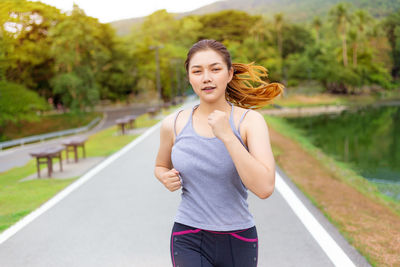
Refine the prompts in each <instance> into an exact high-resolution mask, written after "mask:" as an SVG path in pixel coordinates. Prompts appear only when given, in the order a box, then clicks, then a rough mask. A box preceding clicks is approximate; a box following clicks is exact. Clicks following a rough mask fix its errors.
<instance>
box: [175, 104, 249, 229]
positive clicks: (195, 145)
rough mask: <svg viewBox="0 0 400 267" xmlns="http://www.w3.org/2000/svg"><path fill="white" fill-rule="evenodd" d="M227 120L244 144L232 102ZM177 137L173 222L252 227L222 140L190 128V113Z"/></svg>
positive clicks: (243, 194)
mask: <svg viewBox="0 0 400 267" xmlns="http://www.w3.org/2000/svg"><path fill="white" fill-rule="evenodd" d="M230 104H231V106H232V109H231V115H230V118H229V122H230V125H231V128H232V130H233V132H234V134H235V135H236V137H237V138H238V139H239V140H240V142H241V143H242V144H243V146H244V147H245V148H246V149H247V150H248V148H247V147H246V145H245V144H244V143H243V140H242V138H241V137H240V133H239V129H240V123H241V122H242V120H243V117H244V115H245V114H246V113H247V112H248V111H249V110H246V112H244V113H243V115H242V117H241V118H240V122H239V127H238V128H239V129H236V127H235V125H234V122H233V104H232V103H230ZM198 106H199V105H196V106H194V107H193V109H192V111H191V113H190V117H189V120H188V122H187V123H186V125H185V126H184V128H183V129H182V131H181V132H180V133H179V135H178V136H177V134H176V129H175V124H176V118H177V116H178V114H179V113H180V112H181V111H179V112H177V114H176V117H175V124H174V132H175V137H176V138H175V143H174V145H173V147H172V151H171V161H172V164H173V166H174V168H175V169H176V170H178V171H179V173H180V178H181V181H182V185H183V186H182V194H181V197H182V199H181V202H180V205H179V207H178V212H177V214H176V216H175V222H178V223H182V224H185V225H188V226H192V227H196V228H200V229H204V230H214V231H232V230H238V229H246V228H250V227H253V226H254V219H253V216H252V214H251V213H250V212H249V209H248V204H247V188H246V187H245V186H244V184H243V183H242V180H241V179H240V177H239V174H238V172H237V170H236V167H235V165H234V163H233V161H232V158H231V156H230V154H229V152H228V150H227V149H226V147H225V145H224V143H223V142H222V141H221V140H220V139H218V138H217V137H211V138H210V137H204V136H200V135H199V134H197V133H196V132H195V131H194V129H193V124H192V115H193V110H194V109H195V108H197V107H198Z"/></svg>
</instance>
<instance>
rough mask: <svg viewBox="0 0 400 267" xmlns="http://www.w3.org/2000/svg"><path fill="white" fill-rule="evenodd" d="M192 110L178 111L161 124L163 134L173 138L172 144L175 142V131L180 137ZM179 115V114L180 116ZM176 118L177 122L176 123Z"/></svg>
mask: <svg viewBox="0 0 400 267" xmlns="http://www.w3.org/2000/svg"><path fill="white" fill-rule="evenodd" d="M190 111H191V109H190V108H189V109H183V110H177V111H176V112H174V113H172V114H169V115H168V116H167V117H165V118H164V119H163V121H162V123H161V132H162V133H164V134H165V135H168V136H169V137H171V139H172V142H174V141H175V135H174V129H175V130H176V132H177V135H179V133H180V131H181V130H182V128H183V126H184V124H185V122H186V121H187V120H188V118H189V115H190ZM178 113H179V114H178ZM175 118H176V121H175Z"/></svg>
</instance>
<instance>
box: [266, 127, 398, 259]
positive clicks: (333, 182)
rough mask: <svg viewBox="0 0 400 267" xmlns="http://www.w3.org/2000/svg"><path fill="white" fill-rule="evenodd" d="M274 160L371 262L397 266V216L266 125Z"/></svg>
mask: <svg viewBox="0 0 400 267" xmlns="http://www.w3.org/2000/svg"><path fill="white" fill-rule="evenodd" d="M269 131H270V137H271V143H272V145H273V146H274V147H277V148H278V150H279V151H280V153H279V155H277V156H275V160H276V162H277V164H278V165H279V166H280V167H281V168H282V169H283V170H284V171H285V172H286V174H288V176H289V177H290V178H291V179H292V180H293V182H294V183H295V184H296V185H297V186H298V187H299V188H300V189H301V190H302V191H303V192H305V193H306V194H307V195H309V196H310V197H311V198H312V199H313V200H314V201H315V202H316V203H318V204H317V205H318V208H320V209H321V211H322V212H323V213H324V214H325V215H326V216H327V217H328V218H329V219H330V221H331V222H332V223H333V224H334V225H336V227H338V229H339V231H340V232H341V233H342V234H343V235H344V237H345V238H346V239H347V240H348V241H349V243H350V244H352V245H353V246H354V247H355V248H356V249H357V250H358V251H359V252H360V253H361V254H362V255H364V256H365V257H366V258H367V259H368V260H369V262H370V263H371V264H373V265H375V266H400V217H399V216H398V215H397V214H395V213H394V212H393V211H391V210H390V209H389V208H387V207H385V206H383V205H381V204H379V203H377V202H375V201H373V200H372V199H370V198H368V197H367V196H365V195H363V194H361V193H360V192H359V191H357V190H356V189H355V188H353V187H351V186H349V185H348V184H346V183H344V182H343V181H341V180H340V178H339V177H337V176H336V175H335V174H334V173H332V172H331V171H330V170H328V169H327V168H325V167H324V166H323V165H322V164H321V163H320V162H319V161H318V160H317V159H315V158H314V157H312V156H311V155H310V154H309V153H307V152H306V151H305V150H304V149H303V148H302V147H301V146H300V145H299V144H298V143H296V142H294V141H293V140H291V139H289V138H287V137H285V136H283V135H282V134H280V133H278V132H277V131H275V130H274V129H273V128H272V127H269Z"/></svg>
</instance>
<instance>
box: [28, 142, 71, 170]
mask: <svg viewBox="0 0 400 267" xmlns="http://www.w3.org/2000/svg"><path fill="white" fill-rule="evenodd" d="M63 150H64V147H63V146H54V147H49V148H44V149H41V150H37V151H32V152H29V154H30V155H31V156H32V157H35V158H36V165H37V172H38V177H39V178H40V164H47V175H48V177H51V175H52V173H53V158H58V159H59V160H60V171H63V169H62V153H61V152H62V151H63Z"/></svg>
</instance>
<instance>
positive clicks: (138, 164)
mask: <svg viewBox="0 0 400 267" xmlns="http://www.w3.org/2000/svg"><path fill="white" fill-rule="evenodd" d="M159 127H160V123H158V124H157V125H155V126H154V127H152V128H151V129H149V130H148V131H147V132H146V133H144V134H143V135H142V136H140V137H139V138H137V139H136V140H134V141H133V142H132V143H130V144H129V145H127V146H126V147H124V148H123V149H122V150H120V151H119V152H117V153H115V154H114V155H112V156H111V157H109V158H107V159H106V160H105V161H103V162H102V163H101V164H100V165H98V166H96V167H95V168H93V169H92V170H91V171H89V172H88V173H86V174H85V175H84V176H82V177H81V178H80V179H78V180H77V181H76V182H74V183H73V184H71V185H70V186H69V187H67V188H66V189H65V190H64V191H62V192H60V193H59V194H58V195H57V196H55V197H54V198H53V199H51V200H50V201H49V202H47V203H46V204H44V205H42V206H41V207H40V208H39V209H38V210H36V211H34V212H33V213H31V214H30V215H28V216H27V217H25V218H24V219H23V220H22V221H20V222H19V223H17V224H16V225H14V226H13V227H11V228H10V229H8V230H6V231H5V232H4V233H3V234H1V235H0V266H7V267H14V266H15V267H17V266H18V267H19V266H21V267H22V266H30V267H35V266H38V267H39V266H40V267H44V266H57V267H63V266H68V267H70V266H74V267H79V266H82V267H83V266H84V267H90V266H96V267H97V266H99V267H101V266H135V267H136V266H137V267H142V266H143V267H152V266H154V267H160V266H171V263H170V255H169V242H170V233H171V229H172V225H173V218H174V216H175V212H176V209H177V207H178V204H179V201H180V192H181V191H180V190H178V191H175V192H169V191H168V190H166V189H165V188H164V187H163V186H162V184H160V182H159V181H158V180H157V179H156V178H155V177H154V174H153V168H154V161H155V157H156V153H157V149H158V146H159ZM276 177H277V183H276V190H275V192H274V194H273V195H272V196H271V197H270V198H268V199H266V200H261V199H258V198H257V197H256V196H254V195H253V194H252V193H249V206H250V210H251V212H252V213H253V214H254V217H255V221H256V224H257V230H258V234H259V239H260V241H259V266H260V267H264V266H273V267H275V266H279V267H286V266H288V267H289V266H306V267H313V266H315V267H320V266H324V267H328V266H335V265H336V266H369V265H368V264H367V263H366V261H365V259H364V258H363V257H362V256H360V255H359V254H358V253H357V251H356V250H355V249H354V248H352V247H351V246H350V245H349V244H348V243H347V242H346V241H345V240H344V238H343V237H342V236H341V235H340V234H339V233H338V231H337V230H336V229H335V227H334V226H332V225H331V224H330V223H329V222H328V221H327V220H326V219H325V217H324V216H323V215H322V214H321V213H320V212H319V211H318V210H317V209H316V208H315V207H314V206H313V205H312V204H311V203H310V201H308V200H307V199H306V198H305V197H304V196H303V195H302V194H301V192H300V191H299V190H298V189H297V188H296V187H295V186H294V185H293V184H292V183H291V182H290V180H289V179H288V178H287V177H286V176H285V175H284V174H283V173H282V172H281V171H280V170H279V169H278V172H277V175H276ZM324 229H325V230H324ZM326 231H327V232H326Z"/></svg>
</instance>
